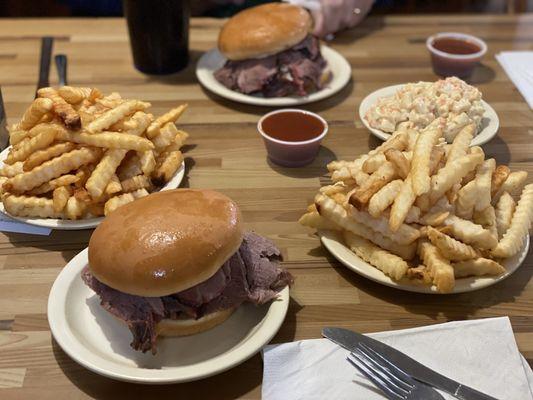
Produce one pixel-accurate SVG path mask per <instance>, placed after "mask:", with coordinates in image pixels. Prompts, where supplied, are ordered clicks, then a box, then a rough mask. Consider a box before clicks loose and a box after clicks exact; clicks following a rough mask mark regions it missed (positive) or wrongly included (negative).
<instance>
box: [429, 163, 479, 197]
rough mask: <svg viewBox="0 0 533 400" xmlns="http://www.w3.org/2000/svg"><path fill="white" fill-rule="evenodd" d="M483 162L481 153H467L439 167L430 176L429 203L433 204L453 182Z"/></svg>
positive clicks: (459, 179)
mask: <svg viewBox="0 0 533 400" xmlns="http://www.w3.org/2000/svg"><path fill="white" fill-rule="evenodd" d="M482 162H483V155H481V154H478V153H475V154H467V155H466V156H463V157H461V158H458V159H456V160H455V162H454V163H453V164H451V165H449V166H447V167H444V168H441V169H440V170H439V171H438V172H437V174H436V175H433V176H432V177H431V192H430V194H429V199H430V203H431V204H434V203H435V202H436V201H437V200H438V199H439V198H440V197H442V196H444V193H446V192H447V191H448V190H449V189H451V188H452V186H453V185H454V184H455V183H459V182H461V179H463V177H464V176H465V175H466V174H467V173H468V172H469V171H471V170H473V169H474V168H476V166H478V165H479V164H481V163H482Z"/></svg>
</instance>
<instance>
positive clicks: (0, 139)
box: [0, 88, 9, 150]
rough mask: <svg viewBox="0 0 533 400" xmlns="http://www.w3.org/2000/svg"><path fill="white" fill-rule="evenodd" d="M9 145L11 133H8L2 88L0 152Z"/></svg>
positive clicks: (0, 90) (0, 101)
mask: <svg viewBox="0 0 533 400" xmlns="http://www.w3.org/2000/svg"><path fill="white" fill-rule="evenodd" d="M8 145H9V132H8V131H7V120H6V109H5V107H4V99H3V98H2V88H0V150H4V149H5V148H6V147H7V146H8Z"/></svg>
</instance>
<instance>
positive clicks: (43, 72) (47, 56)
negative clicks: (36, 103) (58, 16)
mask: <svg viewBox="0 0 533 400" xmlns="http://www.w3.org/2000/svg"><path fill="white" fill-rule="evenodd" d="M53 44H54V38H53V37H50V36H45V37H43V38H42V39H41V57H40V62H39V81H38V82H37V90H39V89H40V88H43V87H47V86H50V81H49V76H50V61H51V58H52V46H53ZM35 97H36V98H37V91H35Z"/></svg>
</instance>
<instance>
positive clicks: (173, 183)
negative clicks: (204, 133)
mask: <svg viewBox="0 0 533 400" xmlns="http://www.w3.org/2000/svg"><path fill="white" fill-rule="evenodd" d="M10 149H11V146H9V147H7V148H6V149H4V151H2V152H1V153H0V168H2V167H3V166H4V160H5V159H6V158H7V155H8V153H9V150H10ZM184 175H185V163H184V162H182V163H181V167H180V168H179V169H178V170H177V171H176V173H175V174H174V176H173V177H172V179H171V180H170V181H168V182H167V184H166V185H165V186H163V187H162V188H161V190H170V189H176V188H177V187H178V186H179V185H180V183H181V181H182V179H183V176H184ZM0 212H1V213H3V214H5V215H7V216H8V217H9V218H13V219H16V220H17V221H20V222H24V223H26V224H30V225H36V226H42V227H45V228H51V229H59V230H65V231H72V230H80V229H92V228H96V227H97V226H98V224H99V223H100V222H102V221H103V220H104V217H98V218H86V219H80V220H75V221H71V220H68V219H57V218H30V217H15V216H14V215H11V214H9V213H7V212H6V210H5V208H4V204H3V203H2V202H0Z"/></svg>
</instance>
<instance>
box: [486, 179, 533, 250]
mask: <svg viewBox="0 0 533 400" xmlns="http://www.w3.org/2000/svg"><path fill="white" fill-rule="evenodd" d="M532 220H533V183H530V184H529V185H526V186H525V187H524V190H523V191H522V195H521V196H520V200H519V201H518V204H517V205H516V209H515V212H514V214H513V218H512V220H511V225H510V226H509V229H508V230H507V232H505V234H504V235H503V238H502V239H501V240H500V242H499V243H498V245H497V246H496V248H494V249H493V250H492V255H493V256H494V257H500V258H503V257H511V256H513V255H515V254H516V253H518V251H520V248H521V247H522V244H523V243H524V240H525V237H526V236H527V235H528V233H529V228H530V227H531V222H532Z"/></svg>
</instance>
